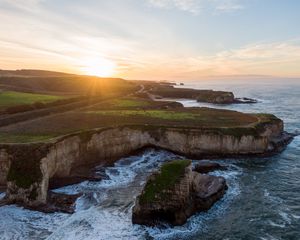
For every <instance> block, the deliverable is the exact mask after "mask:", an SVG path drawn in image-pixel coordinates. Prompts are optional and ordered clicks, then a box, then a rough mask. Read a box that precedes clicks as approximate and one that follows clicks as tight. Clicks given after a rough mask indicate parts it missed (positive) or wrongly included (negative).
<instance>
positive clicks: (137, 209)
mask: <svg viewBox="0 0 300 240" xmlns="http://www.w3.org/2000/svg"><path fill="white" fill-rule="evenodd" d="M226 190H227V185H226V181H225V179H224V178H223V177H216V176H210V175H204V174H200V173H197V172H194V171H192V166H191V161H189V160H176V161H172V162H169V163H165V164H164V165H163V166H162V167H161V169H160V171H159V172H156V173H154V174H152V175H151V176H150V177H149V179H148V181H147V183H146V185H145V187H144V189H143V191H142V193H141V195H140V196H138V197H137V199H136V202H135V206H134V208H133V211H132V222H133V223H134V224H141V225H148V226H153V225H157V224H159V223H161V222H167V223H170V224H172V225H182V224H184V223H185V222H186V221H187V219H188V218H189V217H190V216H192V215H193V214H195V213H197V212H200V211H206V210H208V209H210V208H211V207H212V205H213V204H214V203H215V202H216V201H218V200H219V199H220V198H222V196H223V195H224V193H225V191H226Z"/></svg>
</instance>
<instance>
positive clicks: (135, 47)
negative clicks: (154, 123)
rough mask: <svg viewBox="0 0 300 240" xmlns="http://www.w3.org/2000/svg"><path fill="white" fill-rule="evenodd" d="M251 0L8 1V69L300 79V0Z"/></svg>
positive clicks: (2, 53)
mask: <svg viewBox="0 0 300 240" xmlns="http://www.w3.org/2000/svg"><path fill="white" fill-rule="evenodd" d="M245 2H247V1H243V0H218V1H215V0H112V1H96V0H87V1H83V0H82V1H80V0H78V1H67V0H61V1H50V0H26V1H22V0H0V69H22V68H27V69H28V68H30V69H45V70H55V71H65V72H71V73H78V74H89V75H96V76H103V77H110V76H112V77H123V78H128V79H174V80H175V79H182V80H190V79H191V80H197V79H202V78H209V77H219V78H222V77H223V76H233V77H234V76H242V75H245V76H248V75H251V76H252V75H260V76H275V77H299V76H300V30H299V27H298V23H299V22H300V15H299V11H300V1H299V3H298V1H297V2H296V1H292V0H287V1H284V2H283V1H274V2H272V5H268V6H267V5H266V3H263V2H262V1H260V0H259V1H258V0H253V1H248V3H247V4H246V3H245ZM288 2H289V4H288ZM266 7H268V11H265V9H266ZM262 23H263V24H262Z"/></svg>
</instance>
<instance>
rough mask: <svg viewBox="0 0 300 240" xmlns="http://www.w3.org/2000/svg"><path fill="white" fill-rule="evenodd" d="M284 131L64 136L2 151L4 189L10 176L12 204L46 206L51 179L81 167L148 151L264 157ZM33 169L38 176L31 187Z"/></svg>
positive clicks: (162, 130) (157, 130) (119, 131)
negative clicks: (147, 148) (261, 155)
mask: <svg viewBox="0 0 300 240" xmlns="http://www.w3.org/2000/svg"><path fill="white" fill-rule="evenodd" d="M282 130H283V124H282V122H281V121H280V122H276V124H275V123H273V125H272V124H270V125H268V126H267V127H264V128H262V130H261V134H259V135H257V134H256V135H250V134H240V131H239V132H238V133H239V134H236V133H233V134H227V133H224V132H222V131H220V132H216V131H215V130H214V131H209V130H203V129H188V128H167V127H150V126H144V125H143V126H127V127H116V128H107V129H100V130H93V131H89V132H86V133H79V134H73V135H69V136H65V137H63V138H61V139H59V140H57V141H55V142H52V143H45V144H44V145H42V146H36V145H34V146H32V145H31V144H27V145H26V144H25V145H24V144H23V145H22V148H21V149H19V146H18V145H15V146H10V147H9V148H8V147H7V146H5V145H1V146H0V181H1V183H5V181H6V176H9V178H8V180H7V192H6V196H7V199H8V200H9V202H19V203H23V204H25V205H38V204H45V203H46V202H47V193H48V185H49V179H51V178H53V177H68V176H70V174H71V172H72V171H73V170H75V169H77V168H80V167H81V166H85V165H90V164H102V165H108V164H112V163H113V162H114V161H116V160H117V159H119V158H121V157H123V156H125V155H128V154H130V153H131V152H133V151H135V150H138V149H141V148H143V147H147V146H155V147H159V148H163V149H167V150H170V151H173V152H176V153H179V154H182V155H186V156H192V157H198V158H202V157H204V156H214V157H220V156H226V155H242V154H247V155H248V154H249V155H251V154H262V153H265V152H268V151H270V150H272V138H273V137H274V136H279V135H280V134H281V133H282ZM8 149H9V150H8ZM16 149H18V151H16ZM22 149H23V150H24V149H26V151H24V153H23V154H24V156H22V155H20V154H22V151H21V150H22ZM29 153H30V154H29ZM33 166H35V168H34V167H33ZM30 168H34V169H35V170H34V171H35V172H34V174H31V177H30V181H28V179H27V178H28V169H29V170H31V169H30Z"/></svg>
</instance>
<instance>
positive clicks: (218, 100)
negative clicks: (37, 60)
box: [148, 83, 257, 104]
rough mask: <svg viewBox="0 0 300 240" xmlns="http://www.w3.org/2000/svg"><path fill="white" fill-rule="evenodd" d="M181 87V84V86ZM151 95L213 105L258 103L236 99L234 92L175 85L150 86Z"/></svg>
mask: <svg viewBox="0 0 300 240" xmlns="http://www.w3.org/2000/svg"><path fill="white" fill-rule="evenodd" d="M180 85H181V84H180ZM148 88H149V93H150V94H152V95H153V96H155V97H156V98H158V99H160V98H175V99H176V98H185V99H194V100H196V101H197V102H206V103H213V104H238V103H239V104H243V103H244V104H247V103H257V100H255V99H252V98H247V97H243V98H236V97H235V96H234V94H233V93H232V92H227V91H214V90H206V89H203V90H202V89H201V90H199V89H191V88H176V87H174V85H173V84H169V85H168V84H166V83H165V84H157V83H156V84H153V85H150V84H148Z"/></svg>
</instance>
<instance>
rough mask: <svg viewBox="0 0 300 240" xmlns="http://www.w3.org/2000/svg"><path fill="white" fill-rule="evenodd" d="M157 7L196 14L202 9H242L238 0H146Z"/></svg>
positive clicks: (224, 10)
mask: <svg viewBox="0 0 300 240" xmlns="http://www.w3.org/2000/svg"><path fill="white" fill-rule="evenodd" d="M148 2H149V3H150V4H151V5H152V6H154V7H158V8H165V9H172V8H176V9H179V10H182V11H187V12H190V13H193V14H198V13H199V12H200V11H201V10H202V9H206V8H207V9H213V10H216V11H221V12H230V11H236V10H240V9H243V8H244V6H243V5H242V4H241V3H240V0H148Z"/></svg>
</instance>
